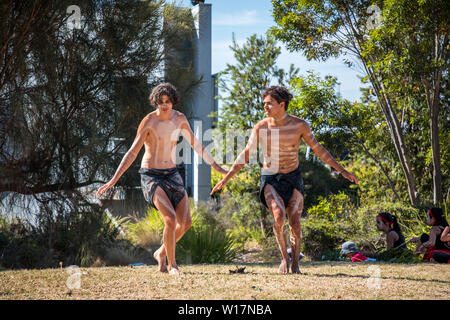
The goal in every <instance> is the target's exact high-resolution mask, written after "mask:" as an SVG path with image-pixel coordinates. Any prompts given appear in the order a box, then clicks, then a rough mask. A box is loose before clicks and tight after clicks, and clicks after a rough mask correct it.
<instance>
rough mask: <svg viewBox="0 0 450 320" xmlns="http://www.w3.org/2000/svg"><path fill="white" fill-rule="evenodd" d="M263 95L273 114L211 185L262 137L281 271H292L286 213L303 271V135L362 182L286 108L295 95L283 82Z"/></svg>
mask: <svg viewBox="0 0 450 320" xmlns="http://www.w3.org/2000/svg"><path fill="white" fill-rule="evenodd" d="M262 97H263V99H264V110H265V112H266V115H267V118H265V119H263V120H262V121H260V122H258V123H257V124H256V125H255V127H254V128H253V130H252V134H251V136H250V138H249V141H248V143H247V146H246V147H245V149H244V150H243V151H242V152H241V154H240V155H239V156H238V158H237V159H236V161H235V162H234V164H233V166H232V167H231V170H230V171H229V172H228V174H226V175H225V177H224V178H223V179H222V180H221V181H219V182H218V183H217V185H216V186H215V187H214V188H213V190H212V191H211V194H213V193H214V192H215V191H217V190H219V189H221V188H222V187H223V186H224V185H225V184H226V183H227V182H228V181H229V180H230V179H231V178H232V177H233V176H234V175H235V174H236V173H237V172H238V171H239V170H240V169H241V168H242V167H244V166H245V164H247V163H248V162H249V160H250V155H251V154H252V152H253V151H254V150H255V149H256V147H257V145H258V143H261V147H262V151H263V155H264V161H263V168H262V172H261V189H260V199H261V202H262V203H263V204H264V205H265V206H266V207H268V208H269V210H270V211H271V212H272V214H273V217H274V226H273V229H274V233H275V236H276V238H277V242H278V245H279V247H280V251H281V256H282V260H281V264H280V267H279V271H280V272H281V273H288V271H289V256H288V252H287V240H286V232H285V228H284V225H285V221H286V214H287V216H288V219H289V227H290V242H291V248H292V265H291V270H292V273H300V270H299V266H298V262H299V255H300V246H301V240H302V233H301V226H300V217H301V214H302V210H303V181H302V177H301V172H300V168H299V160H298V148H299V146H300V143H301V141H302V140H303V141H304V142H305V143H306V144H308V145H309V146H310V147H311V149H312V150H313V151H314V153H315V154H316V155H317V156H318V157H319V158H320V159H321V160H322V161H324V162H325V163H326V164H328V165H330V166H331V167H333V168H334V169H335V170H336V171H337V172H339V173H341V174H342V176H343V177H344V178H346V179H348V180H350V181H351V182H354V183H356V184H357V183H358V179H357V178H356V176H354V175H353V174H352V173H350V172H348V171H346V170H345V169H344V168H343V167H342V166H341V165H340V164H339V163H337V162H336V160H335V159H334V158H333V157H332V156H331V155H330V153H329V152H328V151H327V150H326V149H325V148H324V147H323V146H321V145H320V144H319V143H318V142H317V140H316V139H315V138H314V135H313V134H312V132H311V128H310V127H309V125H308V123H307V122H306V121H304V120H302V119H300V118H298V117H295V116H291V115H289V114H287V113H286V109H287V107H288V105H289V101H290V100H291V99H292V95H291V94H290V93H289V92H288V91H287V90H286V89H285V88H283V87H279V86H272V87H270V88H267V89H266V90H265V91H264V92H263V94H262Z"/></svg>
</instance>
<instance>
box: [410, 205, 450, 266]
mask: <svg viewBox="0 0 450 320" xmlns="http://www.w3.org/2000/svg"><path fill="white" fill-rule="evenodd" d="M425 223H426V224H427V225H429V226H431V230H430V234H429V235H428V234H422V236H421V237H420V238H414V239H412V241H413V242H416V243H417V248H416V252H418V253H423V254H424V256H423V261H430V262H442V263H448V262H449V259H450V245H449V243H448V241H446V239H447V238H446V236H445V233H444V229H446V228H447V227H448V222H447V220H446V219H445V216H444V214H443V212H442V209H441V208H430V209H429V210H428V212H427V220H426V221H425ZM447 233H448V231H447ZM441 235H442V236H444V237H442V238H443V240H442V239H441Z"/></svg>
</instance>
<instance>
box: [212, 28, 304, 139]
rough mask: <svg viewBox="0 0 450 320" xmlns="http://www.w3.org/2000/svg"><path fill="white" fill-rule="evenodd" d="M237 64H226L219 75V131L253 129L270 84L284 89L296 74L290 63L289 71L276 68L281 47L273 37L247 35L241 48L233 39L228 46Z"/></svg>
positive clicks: (296, 71) (258, 119) (259, 115)
mask: <svg viewBox="0 0 450 320" xmlns="http://www.w3.org/2000/svg"><path fill="white" fill-rule="evenodd" d="M230 48H231V50H232V51H233V55H234V58H235V59H236V63H235V64H234V65H231V64H227V66H226V68H225V70H224V71H222V72H220V73H219V77H218V78H219V80H218V81H219V88H220V90H221V92H223V94H221V96H220V99H221V100H222V105H221V107H220V110H221V112H220V119H221V120H220V121H219V123H218V128H219V129H220V130H221V131H222V132H225V131H226V130H228V129H244V130H245V129H252V128H253V127H254V125H255V124H256V123H257V122H258V121H260V120H262V119H263V118H264V108H263V100H262V98H261V94H262V92H263V91H264V89H265V88H266V87H268V86H270V85H271V84H273V83H276V84H278V85H283V86H287V85H288V84H289V80H290V79H291V78H292V77H294V76H295V75H296V74H297V73H298V69H296V68H294V66H293V65H292V64H291V67H290V70H289V72H285V71H284V70H283V69H280V68H278V67H277V65H276V61H277V58H278V57H279V55H280V54H281V48H280V47H279V46H278V45H277V43H276V40H275V39H274V38H273V37H272V36H267V37H264V36H257V35H256V34H254V35H252V36H250V37H249V38H248V39H247V41H246V42H245V43H244V44H243V45H242V47H240V46H239V45H238V44H237V43H236V40H235V39H234V36H233V44H232V45H231V47H230Z"/></svg>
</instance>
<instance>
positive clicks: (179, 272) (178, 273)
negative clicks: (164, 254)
mask: <svg viewBox="0 0 450 320" xmlns="http://www.w3.org/2000/svg"><path fill="white" fill-rule="evenodd" d="M169 274H172V275H176V276H180V275H182V274H183V273H182V272H181V271H180V270H178V267H172V268H170V270H169Z"/></svg>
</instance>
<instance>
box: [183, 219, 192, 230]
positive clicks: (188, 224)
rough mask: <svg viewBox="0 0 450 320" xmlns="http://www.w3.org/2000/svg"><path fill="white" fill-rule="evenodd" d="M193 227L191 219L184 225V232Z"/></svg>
mask: <svg viewBox="0 0 450 320" xmlns="http://www.w3.org/2000/svg"><path fill="white" fill-rule="evenodd" d="M191 226H192V219H191V217H189V218H187V219H186V220H185V221H184V223H183V228H184V231H188V230H189V228H190V227H191Z"/></svg>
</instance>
